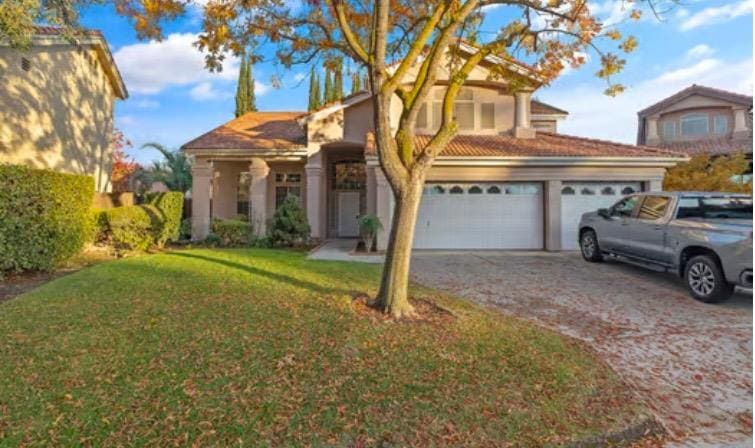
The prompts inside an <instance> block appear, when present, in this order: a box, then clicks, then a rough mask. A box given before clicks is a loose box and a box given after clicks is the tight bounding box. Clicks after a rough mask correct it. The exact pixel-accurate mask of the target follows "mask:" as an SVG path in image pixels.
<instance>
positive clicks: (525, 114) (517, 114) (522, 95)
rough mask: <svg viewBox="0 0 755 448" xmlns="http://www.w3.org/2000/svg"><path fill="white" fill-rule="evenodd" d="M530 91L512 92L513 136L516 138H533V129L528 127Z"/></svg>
mask: <svg viewBox="0 0 755 448" xmlns="http://www.w3.org/2000/svg"><path fill="white" fill-rule="evenodd" d="M531 97H532V92H529V91H524V90H521V91H518V92H514V98H515V100H516V101H515V104H514V109H515V110H514V137H516V138H533V137H535V130H534V129H532V128H531V127H530V101H531V99H532V98H531Z"/></svg>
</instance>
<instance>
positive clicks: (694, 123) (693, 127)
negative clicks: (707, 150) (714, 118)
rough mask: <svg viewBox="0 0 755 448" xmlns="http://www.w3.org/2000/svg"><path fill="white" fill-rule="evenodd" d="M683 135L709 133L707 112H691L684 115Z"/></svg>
mask: <svg viewBox="0 0 755 448" xmlns="http://www.w3.org/2000/svg"><path fill="white" fill-rule="evenodd" d="M681 121H682V135H684V136H695V135H705V134H707V133H708V115H707V114H689V115H684V116H682V120H681Z"/></svg>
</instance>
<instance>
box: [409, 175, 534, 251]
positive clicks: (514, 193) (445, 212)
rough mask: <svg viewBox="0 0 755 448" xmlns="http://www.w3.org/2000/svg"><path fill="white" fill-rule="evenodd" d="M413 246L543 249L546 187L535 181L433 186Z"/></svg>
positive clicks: (427, 190) (427, 193) (427, 188)
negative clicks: (543, 189)
mask: <svg viewBox="0 0 755 448" xmlns="http://www.w3.org/2000/svg"><path fill="white" fill-rule="evenodd" d="M414 247H415V248H416V249H542V247H543V194H542V186H541V184H539V183H534V182H520V183H513V182H501V183H476V184H473V183H428V184H427V185H425V191H424V194H423V195H422V202H421V204H420V209H419V215H418V217H417V227H416V232H415V234H414Z"/></svg>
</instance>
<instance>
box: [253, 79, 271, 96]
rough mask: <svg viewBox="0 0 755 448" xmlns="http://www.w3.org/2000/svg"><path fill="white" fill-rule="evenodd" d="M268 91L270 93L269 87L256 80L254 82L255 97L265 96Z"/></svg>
mask: <svg viewBox="0 0 755 448" xmlns="http://www.w3.org/2000/svg"><path fill="white" fill-rule="evenodd" d="M269 91H270V86H269V85H267V84H265V83H262V82H259V80H256V79H255V80H254V94H255V95H257V96H261V95H264V94H266V93H267V92H269Z"/></svg>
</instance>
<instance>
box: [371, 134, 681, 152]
mask: <svg viewBox="0 0 755 448" xmlns="http://www.w3.org/2000/svg"><path fill="white" fill-rule="evenodd" d="M431 138H432V136H429V135H418V136H417V137H415V145H416V146H417V147H418V148H421V147H424V146H425V145H427V143H428V142H429V141H430V139H431ZM365 154H367V155H376V154H377V152H376V148H375V145H374V140H373V139H368V144H367V145H366V146H365ZM440 156H441V157H622V158H624V157H638V158H640V157H660V158H679V159H684V158H685V155H684V154H681V153H677V152H674V151H670V150H665V149H660V148H651V147H647V146H635V145H627V144H623V143H615V142H610V141H606V140H596V139H591V138H584V137H574V136H570V135H563V134H556V133H552V132H543V131H537V134H536V137H535V138H516V137H514V136H512V135H457V136H456V137H455V138H454V139H453V140H452V141H451V143H449V145H448V146H446V148H445V149H444V150H443V152H442V153H441V154H440Z"/></svg>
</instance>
